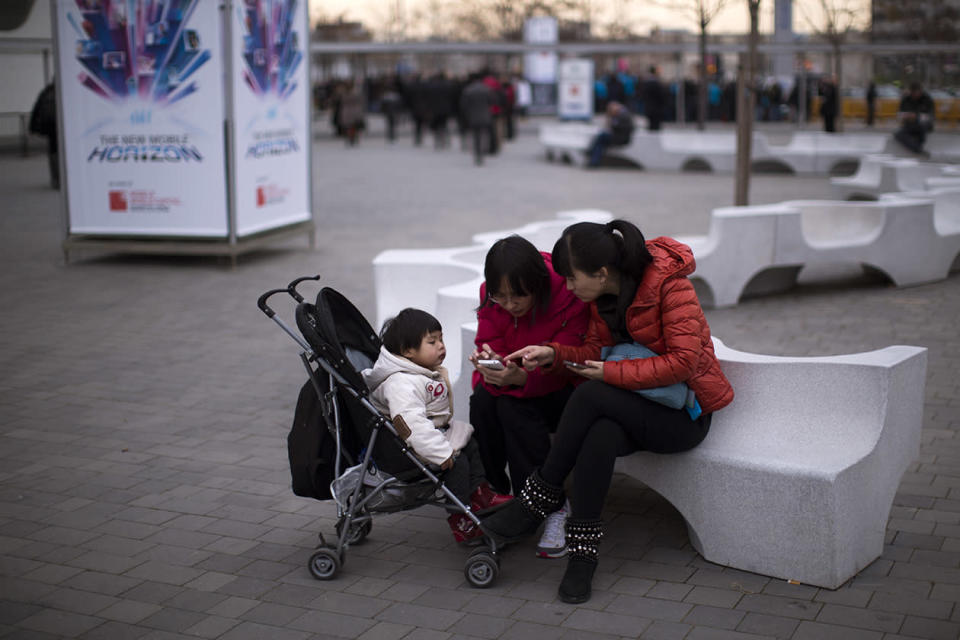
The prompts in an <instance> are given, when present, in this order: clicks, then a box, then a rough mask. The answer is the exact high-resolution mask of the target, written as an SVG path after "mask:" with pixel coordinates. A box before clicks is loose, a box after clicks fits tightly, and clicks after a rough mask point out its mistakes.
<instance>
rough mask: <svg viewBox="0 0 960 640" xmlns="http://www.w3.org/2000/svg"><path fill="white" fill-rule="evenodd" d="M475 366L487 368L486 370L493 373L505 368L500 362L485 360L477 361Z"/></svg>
mask: <svg viewBox="0 0 960 640" xmlns="http://www.w3.org/2000/svg"><path fill="white" fill-rule="evenodd" d="M477 366H478V367H487V368H488V369H493V370H494V371H502V370H503V369H504V368H505V367H504V364H503V363H502V362H501V361H499V360H493V359H485V358H481V359H479V360H477Z"/></svg>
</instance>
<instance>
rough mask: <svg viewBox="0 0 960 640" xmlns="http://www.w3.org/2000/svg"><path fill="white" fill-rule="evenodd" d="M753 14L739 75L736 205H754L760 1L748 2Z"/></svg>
mask: <svg viewBox="0 0 960 640" xmlns="http://www.w3.org/2000/svg"><path fill="white" fill-rule="evenodd" d="M747 8H748V9H749V11H750V36H749V40H748V41H747V42H748V45H747V46H748V52H747V55H746V56H745V58H746V59H744V56H740V70H739V72H738V73H737V175H736V179H735V185H734V195H733V204H735V205H737V206H738V207H740V206H746V205H748V204H750V146H751V143H752V141H753V109H754V86H753V85H754V82H753V70H754V67H755V65H756V60H757V37H758V36H757V27H758V15H759V12H760V0H747Z"/></svg>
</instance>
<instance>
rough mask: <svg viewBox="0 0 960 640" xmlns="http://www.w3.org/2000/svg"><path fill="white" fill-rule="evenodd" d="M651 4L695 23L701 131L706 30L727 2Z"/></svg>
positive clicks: (666, 1)
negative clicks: (697, 40) (697, 45)
mask: <svg viewBox="0 0 960 640" xmlns="http://www.w3.org/2000/svg"><path fill="white" fill-rule="evenodd" d="M651 1H652V2H653V4H656V5H659V6H661V7H667V8H670V9H674V10H675V11H679V12H680V13H682V14H683V15H684V16H686V17H687V18H688V19H692V20H693V21H695V22H696V24H697V27H698V29H699V37H700V64H699V68H698V70H697V82H698V84H699V88H698V93H697V128H698V129H700V130H703V129H704V128H705V127H706V121H707V28H708V27H709V26H710V23H711V22H713V19H714V18H716V17H717V14H718V13H720V12H721V11H723V9H724V7H726V5H727V3H728V0H651Z"/></svg>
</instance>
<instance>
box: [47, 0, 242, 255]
mask: <svg viewBox="0 0 960 640" xmlns="http://www.w3.org/2000/svg"><path fill="white" fill-rule="evenodd" d="M218 4H219V3H217V2H208V1H207V0H125V1H124V2H117V1H113V2H111V1H109V0H57V2H56V4H55V6H56V11H57V13H56V24H57V42H58V60H57V62H58V69H59V72H58V74H57V78H58V89H59V90H60V91H61V92H62V94H61V96H62V97H61V102H62V107H63V136H62V139H63V140H64V149H63V150H62V153H63V154H64V159H65V166H66V189H67V200H68V202H69V220H70V225H69V232H70V233H72V234H97V235H151V236H201V237H224V236H226V235H227V228H228V213H227V201H226V195H227V194H226V179H225V169H224V152H223V149H224V136H223V114H224V103H223V82H222V74H223V64H222V63H223V59H222V58H223V56H222V55H221V51H222V45H221V39H220V12H219V9H218V8H217V5H218Z"/></svg>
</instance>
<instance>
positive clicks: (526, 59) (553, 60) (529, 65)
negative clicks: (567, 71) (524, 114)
mask: <svg viewBox="0 0 960 640" xmlns="http://www.w3.org/2000/svg"><path fill="white" fill-rule="evenodd" d="M558 35H559V32H558V27H557V19H556V18H554V17H552V16H537V17H533V18H527V20H526V22H524V23H523V41H524V42H526V43H529V44H556V42H557V37H558ZM523 75H524V77H525V78H526V79H527V80H528V81H529V82H530V89H531V92H532V101H531V104H530V107H529V109H528V111H529V112H530V113H531V114H534V115H538V114H539V115H543V114H548V113H555V112H556V109H557V53H556V52H555V51H533V52H531V53H527V54H524V56H523Z"/></svg>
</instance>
